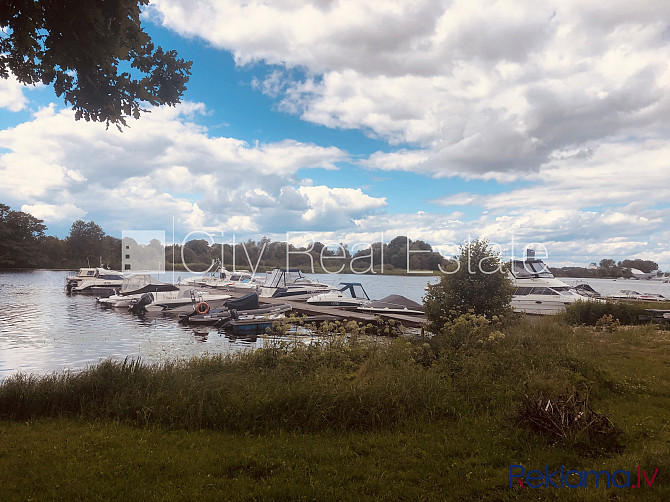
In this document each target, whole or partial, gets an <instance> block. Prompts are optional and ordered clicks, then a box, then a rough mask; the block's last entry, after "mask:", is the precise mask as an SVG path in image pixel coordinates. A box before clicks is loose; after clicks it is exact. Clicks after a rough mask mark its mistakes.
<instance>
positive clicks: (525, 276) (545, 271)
mask: <svg viewBox="0 0 670 502" xmlns="http://www.w3.org/2000/svg"><path fill="white" fill-rule="evenodd" d="M510 275H511V277H512V280H513V281H514V286H516V290H515V291H514V296H513V297H512V307H513V308H514V310H516V311H517V312H524V313H526V314H536V315H548V314H557V313H559V312H563V311H564V310H565V306H566V305H570V304H571V303H574V302H576V301H580V300H582V301H585V300H588V299H589V298H587V297H586V296H583V295H580V294H579V293H577V292H576V291H575V290H574V288H572V287H570V286H568V285H567V284H566V283H564V282H563V281H561V280H560V279H556V278H555V277H554V275H553V274H552V273H551V271H550V270H549V268H548V267H547V265H545V263H544V262H543V261H542V260H540V259H539V258H535V252H534V251H533V250H531V249H529V250H527V255H526V259H525V260H511V262H510Z"/></svg>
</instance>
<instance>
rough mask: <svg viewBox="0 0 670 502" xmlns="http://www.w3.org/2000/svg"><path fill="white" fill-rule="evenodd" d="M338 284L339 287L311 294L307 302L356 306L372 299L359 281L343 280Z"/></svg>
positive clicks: (344, 306)
mask: <svg viewBox="0 0 670 502" xmlns="http://www.w3.org/2000/svg"><path fill="white" fill-rule="evenodd" d="M340 286H341V287H340V288H339V289H333V290H331V291H328V292H327V293H320V294H318V295H315V296H312V297H311V298H309V299H308V300H307V303H309V304H310V305H323V306H327V307H339V308H357V307H361V306H364V305H367V304H369V303H370V302H371V301H372V300H370V297H369V296H368V294H367V293H366V292H365V289H363V285H362V284H361V283H360V282H343V283H341V284H340Z"/></svg>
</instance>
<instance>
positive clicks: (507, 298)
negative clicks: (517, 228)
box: [424, 240, 514, 332]
mask: <svg viewBox="0 0 670 502" xmlns="http://www.w3.org/2000/svg"><path fill="white" fill-rule="evenodd" d="M513 292H514V287H513V285H512V281H511V280H510V278H509V277H508V274H507V272H506V270H505V269H504V267H503V264H502V262H501V259H500V255H499V254H497V253H495V252H494V251H493V250H492V249H491V248H489V244H488V241H486V240H473V241H471V242H469V243H468V244H466V245H463V246H461V249H460V256H459V257H458V260H457V262H456V263H454V264H453V265H452V266H451V267H450V269H449V270H448V273H446V274H444V275H443V276H442V278H441V279H440V282H439V283H437V284H434V285H431V286H429V288H428V293H427V294H426V296H425V297H424V310H425V312H426V317H427V318H428V320H429V321H430V322H431V330H432V331H434V332H438V331H440V329H441V327H442V326H444V325H445V324H446V323H449V322H451V321H453V320H454V319H456V318H458V317H459V316H462V315H465V314H467V313H469V312H472V313H473V314H475V315H482V316H485V317H486V318H488V319H492V318H493V316H496V315H497V316H506V315H509V314H511V313H512V308H511V306H510V303H511V301H512V294H513Z"/></svg>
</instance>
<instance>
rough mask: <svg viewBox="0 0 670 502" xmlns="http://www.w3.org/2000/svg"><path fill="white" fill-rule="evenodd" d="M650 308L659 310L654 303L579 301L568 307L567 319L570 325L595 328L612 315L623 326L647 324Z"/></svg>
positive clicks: (566, 310) (566, 311)
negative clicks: (603, 319)
mask: <svg viewBox="0 0 670 502" xmlns="http://www.w3.org/2000/svg"><path fill="white" fill-rule="evenodd" d="M648 308H658V306H657V305H656V304H652V303H634V302H622V301H606V302H596V301H578V302H575V303H572V304H570V305H568V306H567V307H566V309H565V314H564V316H565V319H566V321H567V322H568V323H569V324H572V325H580V324H586V325H587V326H595V325H596V323H597V322H598V321H599V320H600V319H602V317H603V316H608V315H611V316H612V318H613V319H618V320H619V322H620V323H621V324H642V323H644V322H646V321H645V320H644V319H645V314H646V309H648Z"/></svg>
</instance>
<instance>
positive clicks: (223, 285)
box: [183, 266, 265, 290]
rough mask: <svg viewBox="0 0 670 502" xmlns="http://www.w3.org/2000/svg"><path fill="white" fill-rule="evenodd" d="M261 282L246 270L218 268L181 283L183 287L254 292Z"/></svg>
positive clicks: (263, 280)
mask: <svg viewBox="0 0 670 502" xmlns="http://www.w3.org/2000/svg"><path fill="white" fill-rule="evenodd" d="M263 282H265V277H263V279H262V280H261V279H257V278H256V277H255V276H254V275H253V274H252V273H251V272H248V271H246V270H235V271H232V272H231V271H230V270H227V269H226V268H225V267H223V266H219V267H218V268H217V269H216V270H215V271H214V272H210V273H207V274H204V275H202V276H196V277H190V278H188V279H186V280H185V281H183V283H184V284H185V285H188V286H197V287H207V288H216V289H228V290H229V289H239V290H245V289H246V290H256V289H257V288H258V287H259V286H260V285H261V284H262V283H263Z"/></svg>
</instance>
